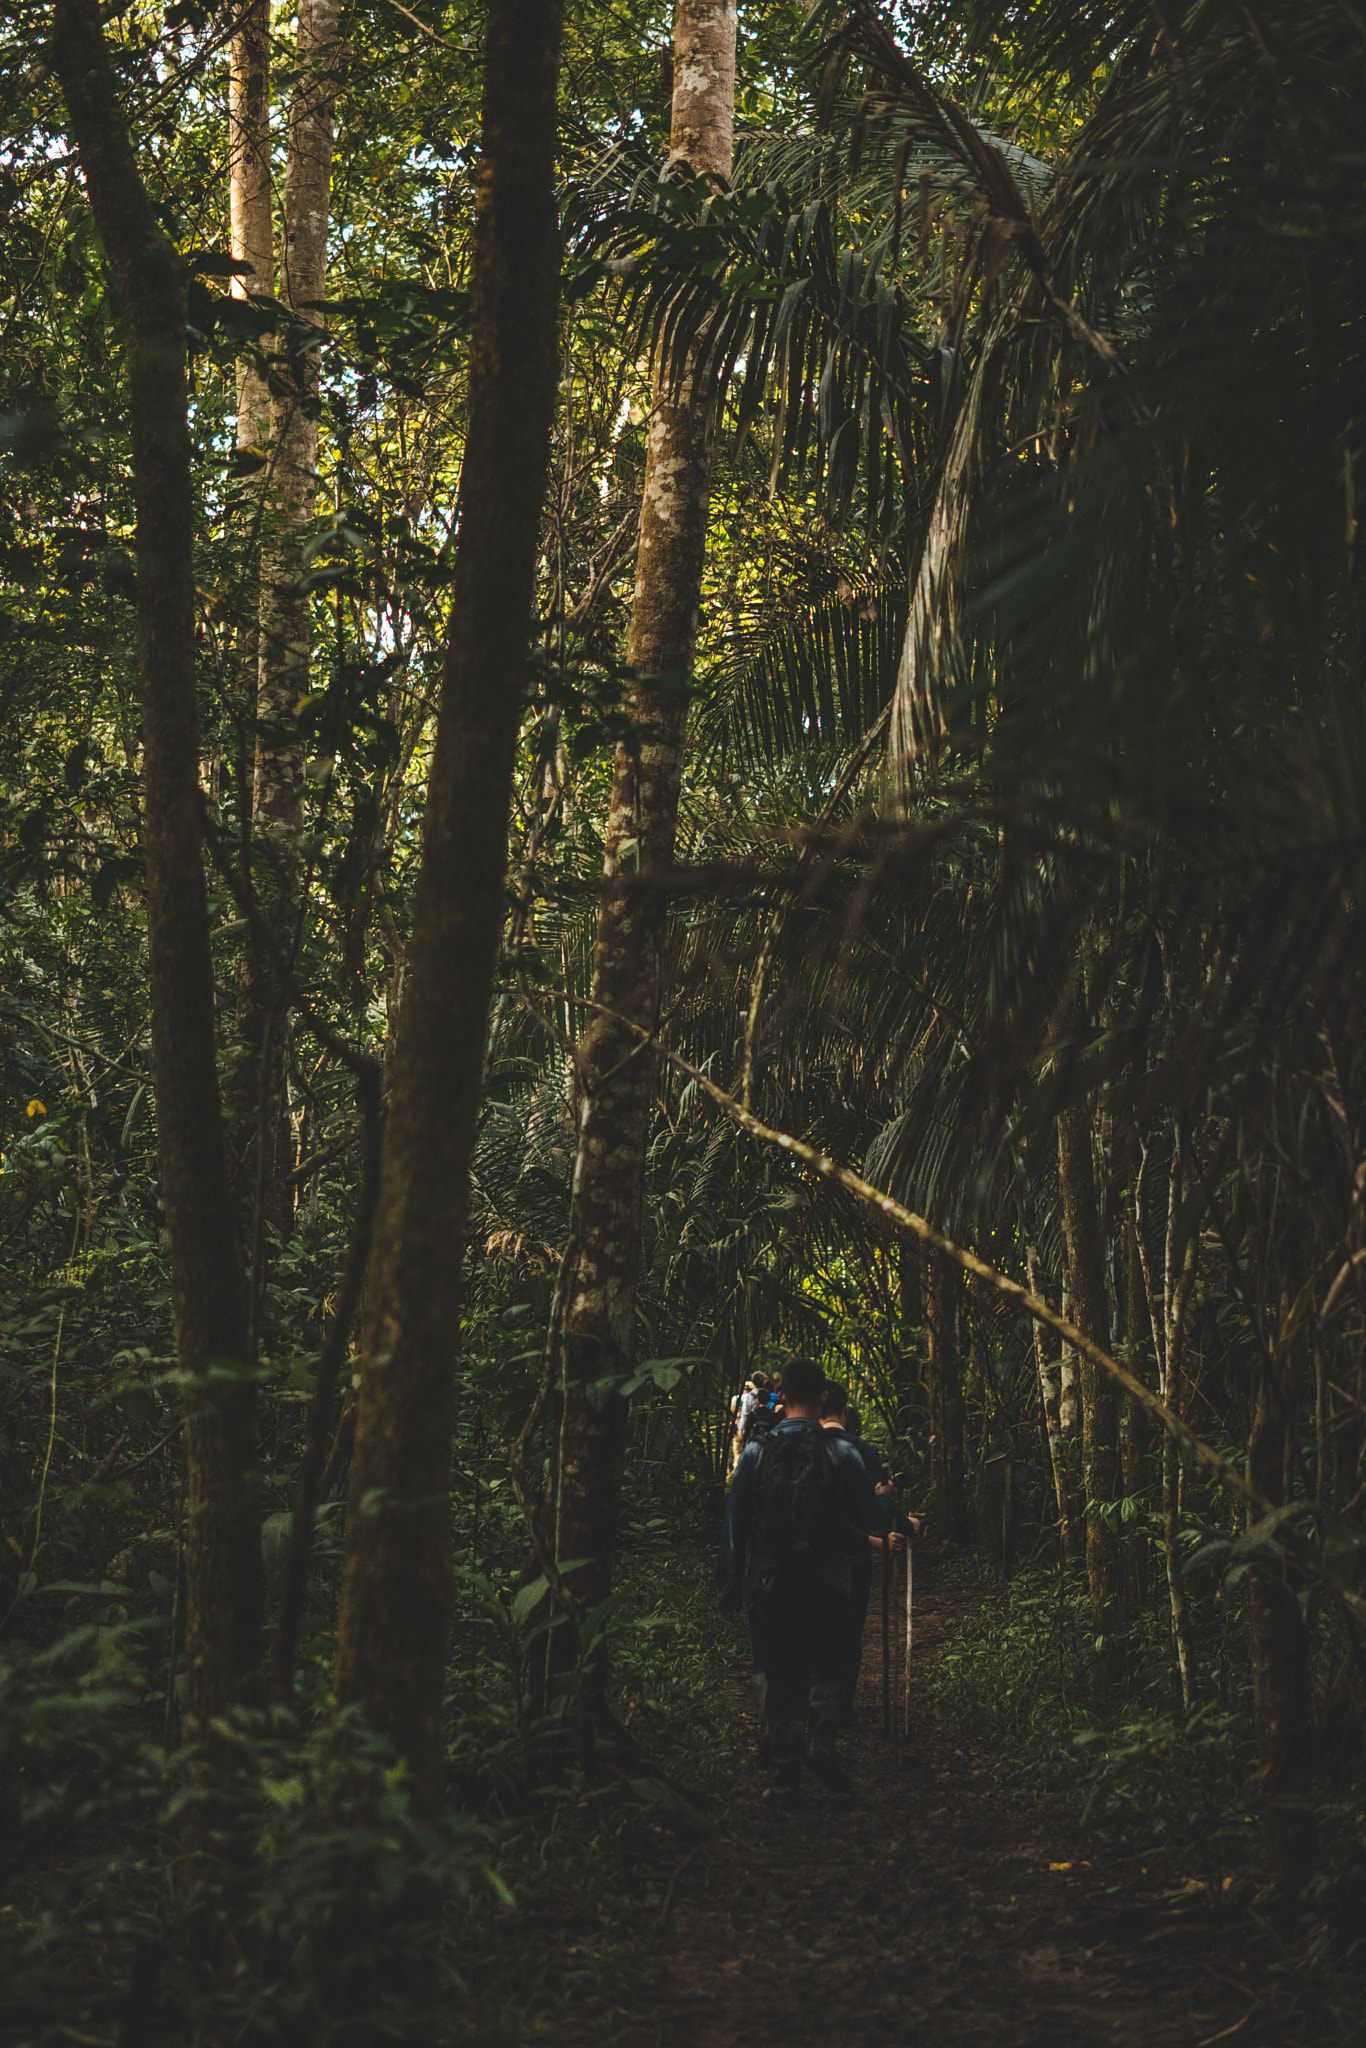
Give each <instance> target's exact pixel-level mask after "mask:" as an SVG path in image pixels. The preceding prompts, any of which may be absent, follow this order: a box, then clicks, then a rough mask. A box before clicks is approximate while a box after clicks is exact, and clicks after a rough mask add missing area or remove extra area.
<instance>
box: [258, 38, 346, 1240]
mask: <svg viewBox="0 0 1366 2048" xmlns="http://www.w3.org/2000/svg"><path fill="white" fill-rule="evenodd" d="M339 11H340V0H299V13H298V28H297V32H296V42H295V77H294V92H293V97H292V99H291V101H290V108H289V122H288V130H287V139H286V154H285V191H284V208H283V219H282V225H281V235H280V298H281V301H282V302H283V304H285V305H286V306H287V307H288V308H289V311H290V315H291V322H290V326H289V328H288V329H287V330H286V332H287V342H286V346H285V349H284V351H283V352H282V353H281V354H279V355H277V357H276V365H277V367H276V373H275V379H274V383H275V389H274V392H273V394H272V418H271V430H272V434H273V441H274V449H273V460H272V467H271V471H270V483H269V489H268V494H267V507H268V509H267V520H266V529H265V537H266V546H265V552H264V556H263V559H262V563H261V619H260V652H259V668H258V672H257V684H256V719H257V745H256V771H255V778H254V789H253V798H252V813H253V819H252V823H253V835H252V836H253V839H254V841H255V843H256V844H257V845H258V846H263V847H264V849H265V852H266V856H267V859H268V861H269V864H270V866H269V874H270V880H269V882H268V883H267V885H266V887H265V891H264V893H265V896H266V900H267V910H268V915H269V919H270V923H271V925H272V928H273V930H274V932H275V936H276V939H277V941H278V943H279V945H280V948H281V950H282V951H283V952H284V953H285V954H286V956H287V957H288V956H289V955H290V954H291V953H292V951H293V946H294V938H295V928H296V925H297V921H298V916H299V903H298V889H299V840H300V836H301V834H302V831H303V822H304V783H305V763H304V746H303V741H302V738H301V736H300V732H299V721H298V705H299V701H300V699H301V698H303V697H305V696H306V695H307V694H308V686H309V657H310V652H311V647H310V640H311V614H312V600H311V598H310V596H309V594H308V591H307V590H306V589H305V588H303V587H302V584H303V573H304V559H303V550H304V544H305V542H306V540H307V537H308V529H309V526H310V524H311V522H312V518H313V502H314V497H315V494H316V490H317V480H318V479H317V468H318V361H317V350H316V347H315V346H313V345H312V337H313V332H314V330H316V329H318V328H321V327H322V326H323V325H324V324H325V322H324V318H323V315H322V313H321V312H320V311H319V310H318V305H317V301H319V300H320V299H321V298H322V297H323V295H324V293H325V291H326V289H327V236H328V226H329V221H330V202H331V190H332V149H333V127H334V117H335V113H336V102H337V84H336V64H337V47H336V43H337V16H338V13H339ZM243 1035H244V1037H245V1039H246V1042H247V1047H248V1059H247V1073H248V1075H249V1076H250V1077H251V1078H250V1082H249V1086H248V1092H249V1093H252V1094H254V1096H255V1133H254V1141H253V1143H252V1145H251V1147H250V1150H249V1157H250V1158H251V1160H252V1166H253V1174H252V1178H253V1181H254V1188H255V1191H256V1193H255V1200H254V1205H253V1206H254V1208H255V1209H256V1211H257V1213H258V1227H259V1218H260V1215H262V1214H263V1215H264V1218H265V1220H266V1221H268V1222H270V1223H271V1224H273V1225H274V1227H275V1228H276V1229H277V1230H279V1231H282V1232H283V1231H285V1230H287V1229H288V1228H289V1225H290V1221H291V1218H292V1215H293V1206H294V1205H293V1196H292V1189H291V1183H290V1178H289V1174H290V1167H291V1165H292V1163H293V1162H292V1159H291V1157H290V1150H291V1148H290V1127H289V1110H288V1093H287V1079H286V1077H287V1071H288V1053H289V1036H290V1015H289V1006H288V1004H287V1003H286V1001H285V998H284V994H283V991H282V990H280V989H278V988H276V987H275V986H274V984H273V981H272V978H271V976H270V972H269V969H268V968H267V967H266V965H265V963H264V962H258V963H257V976H256V981H255V985H254V992H253V1000H252V1002H251V1006H250V1017H249V1021H248V1023H247V1026H246V1029H245V1031H244V1034H243ZM253 1263H254V1264H255V1263H256V1262H255V1261H254V1262H253Z"/></svg>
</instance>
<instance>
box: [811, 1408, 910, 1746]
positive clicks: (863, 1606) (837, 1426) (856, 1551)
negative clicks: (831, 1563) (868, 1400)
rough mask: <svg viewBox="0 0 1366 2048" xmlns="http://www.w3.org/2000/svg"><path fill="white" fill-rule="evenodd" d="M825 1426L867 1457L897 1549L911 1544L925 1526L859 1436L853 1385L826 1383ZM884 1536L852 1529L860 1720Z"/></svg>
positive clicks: (843, 1681) (850, 1700)
mask: <svg viewBox="0 0 1366 2048" xmlns="http://www.w3.org/2000/svg"><path fill="white" fill-rule="evenodd" d="M821 1428H822V1429H825V1430H830V1431H834V1432H836V1433H838V1435H839V1436H840V1439H841V1441H842V1442H844V1443H846V1444H848V1445H849V1446H850V1447H851V1448H852V1449H853V1450H854V1451H855V1452H856V1453H857V1454H858V1456H859V1457H860V1458H861V1459H862V1461H863V1465H864V1469H865V1471H866V1472H867V1474H868V1477H869V1480H870V1482H871V1483H872V1486H873V1489H874V1492H875V1494H876V1495H877V1497H878V1499H879V1500H880V1501H883V1502H885V1503H886V1504H887V1505H886V1507H885V1508H884V1510H883V1520H884V1522H885V1523H886V1525H887V1526H888V1527H889V1529H890V1543H889V1548H890V1549H891V1550H902V1549H904V1548H905V1545H906V1542H907V1539H908V1537H910V1536H912V1535H915V1536H918V1535H919V1534H920V1524H919V1522H918V1521H917V1520H916V1518H915V1516H914V1515H903V1514H901V1513H900V1512H899V1510H898V1509H897V1508H896V1507H895V1504H894V1503H895V1493H894V1490H893V1488H892V1485H891V1482H890V1481H889V1480H888V1478H887V1476H886V1472H885V1470H884V1467H883V1463H882V1455H881V1453H880V1452H879V1451H878V1450H877V1449H876V1448H875V1446H874V1445H872V1444H870V1443H869V1442H868V1441H867V1439H866V1438H865V1437H862V1436H860V1435H859V1432H858V1427H857V1417H856V1416H855V1414H854V1411H853V1409H852V1408H851V1407H850V1406H849V1389H848V1388H847V1387H845V1386H842V1385H841V1384H840V1382H839V1381H838V1380H829V1381H827V1382H826V1388H825V1393H824V1395H823V1396H822V1399H821ZM880 1541H881V1536H880V1534H873V1535H869V1533H868V1532H867V1531H866V1530H864V1529H862V1528H857V1527H854V1526H851V1527H850V1528H849V1530H848V1532H847V1544H848V1551H849V1604H848V1608H847V1610H846V1614H845V1637H844V1649H843V1654H842V1656H841V1659H840V1692H841V1700H842V1707H843V1715H842V1718H843V1719H844V1720H845V1721H852V1719H853V1718H854V1696H855V1694H856V1692H857V1690H858V1677H859V1671H860V1669H861V1667H862V1664H863V1625H864V1623H865V1621H866V1620H867V1618H868V1602H869V1599H870V1598H871V1596H872V1591H873V1547H874V1545H875V1544H878V1543H880Z"/></svg>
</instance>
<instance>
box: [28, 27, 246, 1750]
mask: <svg viewBox="0 0 1366 2048" xmlns="http://www.w3.org/2000/svg"><path fill="white" fill-rule="evenodd" d="M51 48H52V61H53V65H54V68H55V70H56V72H57V76H58V78H59V79H60V81H61V86H62V92H63V95H64V97H65V100H66V105H67V111H68V115H69V118H70V126H71V135H72V139H73V141H74V142H75V145H76V150H77V154H78V156H79V158H80V164H81V171H82V175H83V177H84V179H85V185H86V192H87V195H88V197H89V201H90V207H91V211H92V212H93V214H94V216H95V222H96V225H97V227H98V228H99V232H100V239H101V241H102V242H103V244H104V248H105V253H106V254H107V256H108V258H109V263H110V267H111V268H112V270H113V272H114V276H115V279H116V281H117V283H118V288H119V295H120V298H121V300H122V309H123V319H124V335H125V341H124V346H125V350H126V356H127V364H128V388H129V405H130V413H131V421H132V439H133V488H134V500H135V505H136V517H137V613H138V671H139V677H140V682H141V700H142V734H143V750H142V774H143V790H144V804H143V833H142V836H143V853H144V856H145V860H146V871H147V944H148V970H149V981H150V997H151V1016H152V1079H153V1088H154V1091H155V1095H156V1114H157V1139H158V1147H159V1156H160V1167H161V1199H162V1203H163V1206H164V1208H165V1212H166V1233H167V1237H168V1239H169V1242H170V1254H171V1287H172V1296H173V1300H174V1305H175V1324H176V1352H177V1360H178V1364H179V1367H180V1370H181V1372H182V1373H183V1374H184V1375H185V1386H186V1393H185V1473H186V1504H185V1505H186V1526H185V1684H184V1695H183V1707H184V1716H185V1723H186V1728H187V1732H188V1733H189V1734H190V1735H192V1736H199V1735H202V1734H204V1733H205V1732H206V1731H207V1729H208V1727H209V1724H210V1722H211V1721H212V1719H213V1718H214V1716H215V1715H217V1714H220V1713H221V1712H222V1710H223V1708H224V1707H225V1706H226V1705H227V1704H228V1703H229V1702H230V1701H231V1700H233V1699H235V1698H240V1697H242V1695H243V1694H244V1692H246V1691H247V1690H248V1689H249V1688H250V1686H251V1683H252V1680H253V1677H254V1674H255V1673H256V1672H257V1670H258V1667H259V1663H260V1653H261V1615H262V1577H261V1542H260V1519H259V1509H258V1504H257V1501H256V1496H255V1489H254V1484H253V1478H252V1474H253V1470H254V1467H255V1463H256V1408H255V1398H254V1394H253V1390H252V1387H251V1384H250V1382H249V1380H248V1379H247V1377H246V1354H247V1319H246V1303H245V1298H244V1293H243V1288H242V1277H241V1270H240V1267H239V1264H238V1258H237V1236H236V1231H235V1229H234V1219H233V1208H232V1198H231V1192H230V1189H229V1186H228V1173H227V1162H226V1157H225V1151H224V1144H223V1129H222V1118H221V1113H220V1107H219V1097H218V1075H217V1067H216V1057H215V1045H214V1007H213V1005H214V996H213V970H212V963H211V960H210V955H209V912H208V900H207V892H206V889H205V880H204V864H203V857H202V850H201V846H200V828H199V820H198V813H197V809H196V797H197V785H198V775H199V743H198V734H197V731H196V719H195V616H194V605H195V580H194V557H193V537H194V499H193V489H192V484H191V447H190V434H189V425H188V417H187V388H186V356H185V305H186V288H187V276H186V270H185V265H184V263H183V262H182V260H181V258H180V256H179V255H178V254H177V253H176V250H175V249H174V248H173V246H172V244H171V242H170V241H169V240H168V238H167V236H166V235H165V233H164V232H163V230H162V229H161V227H160V225H159V223H158V220H157V215H156V211H155V209H154V207H153V205H152V202H151V200H150V198H149V197H148V194H147V190H146V187H145V186H144V184H143V182H142V178H141V175H140V173H139V171H138V166H137V160H136V158H135V156H134V154H133V150H132V146H131V144H130V142H129V139H128V128H127V123H126V121H125V119H124V115H123V110H122V108H121V107H120V106H119V103H118V97H117V93H116V90H115V85H114V74H113V69H112V66H111V64H110V60H109V54H108V51H107V49H106V46H105V43H104V38H103V35H102V33H101V30H100V23H99V13H98V10H97V8H96V6H95V4H94V0H57V5H56V7H55V9H54V15H53V38H52V45H51Z"/></svg>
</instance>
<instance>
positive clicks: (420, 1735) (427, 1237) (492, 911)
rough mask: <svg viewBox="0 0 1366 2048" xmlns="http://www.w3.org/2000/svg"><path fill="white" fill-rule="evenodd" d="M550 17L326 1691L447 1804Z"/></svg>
mask: <svg viewBox="0 0 1366 2048" xmlns="http://www.w3.org/2000/svg"><path fill="white" fill-rule="evenodd" d="M561 18H562V17H561V10H560V8H559V7H558V6H557V5H555V4H552V0H490V6H489V10H488V16H487V30H486V52H485V71H484V99H483V129H482V136H483V141H482V160H481V166H480V173H479V191H478V201H477V212H476V220H475V235H474V256H473V264H472V271H471V279H470V287H471V308H470V320H471V331H470V373H469V435H468V439H467V441H466V446H465V463H464V483H463V490H462V496H461V516H460V529H459V535H458V538H457V543H456V554H455V577H454V590H453V608H452V615H451V632H450V640H449V643H448V646H447V650H446V659H445V665H444V672H443V677H442V690H441V703H440V709H439V714H438V724H437V738H436V749H435V755H434V759H433V763H432V775H431V783H430V786H429V789H428V795H427V806H426V816H425V820H424V832H423V851H422V871H421V875H420V878H419V881H418V886H417V891H416V897H415V901H414V907H413V931H412V939H411V942H410V946H409V952H408V973H407V982H406V988H405V993H404V999H403V1009H402V1015H401V1017H400V1019H399V1026H398V1031H397V1037H396V1044H395V1050H394V1054H393V1061H392V1071H391V1092H390V1108H389V1118H388V1125H387V1129H386V1133H385V1143H384V1160H383V1167H382V1173H381V1183H380V1197H379V1210H378V1215H377V1219H376V1229H375V1253H374V1260H373V1263H372V1268H371V1275H370V1280H369V1284H368V1289H367V1301H366V1306H365V1316H364V1324H363V1329H362V1341H361V1367H360V1389H359V1396H358V1404H357V1411H356V1426H355V1448H354V1452H353V1455H352V1462H351V1484H350V1492H349V1505H348V1515H347V1551H346V1563H345V1572H344V1583H343V1593H342V1614H341V1627H340V1636H339V1643H338V1655H337V1670H336V1680H337V1692H338V1697H339V1698H340V1699H341V1701H342V1702H343V1703H347V1702H358V1703H359V1704H360V1705H361V1706H362V1707H363V1708H364V1709H365V1710H366V1712H367V1714H368V1716H369V1718H370V1720H371V1721H372V1722H373V1723H374V1724H375V1725H376V1726H377V1727H378V1728H380V1729H381V1730H383V1731H384V1732H385V1733H386V1734H388V1735H389V1736H391V1737H392V1739H393V1740H394V1742H395V1743H396V1745H397V1747H398V1749H399V1751H400V1752H401V1753H402V1754H403V1755H404V1756H405V1757H406V1758H407V1759H408V1762H409V1766H410V1769H411V1771H412V1774H413V1779H414V1782H415V1790H416V1796H417V1799H418V1802H419V1805H420V1807H421V1808H422V1810H424V1811H426V1812H428V1813H430V1812H433V1811H435V1810H436V1809H437V1807H438V1806H439V1804H440V1798H441V1781H442V1762H443V1752H444V1743H443V1736H442V1683H443V1678H444V1672H445V1658H446V1636H447V1626H448V1618H449V1613H450V1603H451V1590H452V1578H451V1556H450V1464H451V1427H452V1419H453V1410H452V1375H453V1366H454V1359H455V1351H456V1345H457V1342H458V1332H459V1317H460V1270H459V1247H460V1244H461V1242H462V1237H463V1233H464V1228H465V1219H466V1213H467V1200H468V1185H469V1160H470V1152H471V1148H472V1146H473V1142H474V1129H475V1119H476V1115H477V1112H478V1106H479V1097H480V1089H481V1085H482V1077H483V1063H484V1044H485V1037H486V1033H487V1028H488V1012H489V998H490V992H491V987H492V981H493V972H494V966H495V962H496V960H497V955H498V947H499V941H500V938H501V934H502V928H503V903H504V883H505V872H506V864H507V813H508V803H509V798H510V792H511V786H512V772H513V764H514V760H515V756H516V743H517V733H518V729H519V725H520V721H521V715H522V708H523V703H524V699H525V691H526V679H527V648H528V637H529V630H530V621H531V613H532V605H533V599H534V594H535V568H536V552H537V541H538V535H539V528H540V516H541V504H542V499H543V497H544V493H545V480H546V470H547V464H548V456H549V444H550V430H551V425H552V422H553V418H554V408H555V394H556V388H557V355H556V308H557V283H558V274H559V242H558V233H557V220H556V209H555V143H556V86H557V80H558V75H559V50H560V31H561Z"/></svg>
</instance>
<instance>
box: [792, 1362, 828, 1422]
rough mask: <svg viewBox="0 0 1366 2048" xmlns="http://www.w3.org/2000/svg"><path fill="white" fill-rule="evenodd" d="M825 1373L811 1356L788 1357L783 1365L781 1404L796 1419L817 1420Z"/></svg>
mask: <svg viewBox="0 0 1366 2048" xmlns="http://www.w3.org/2000/svg"><path fill="white" fill-rule="evenodd" d="M824 1392H825V1374H824V1373H823V1372H822V1371H821V1369H820V1367H819V1366H818V1365H817V1364H816V1362H815V1360H814V1359H811V1358H789V1359H788V1361H787V1364H786V1365H785V1366H784V1367H783V1377H782V1396H783V1406H784V1408H785V1409H786V1410H787V1412H788V1414H789V1415H790V1416H795V1417H796V1419H797V1420H798V1421H812V1422H815V1421H819V1419H820V1412H821V1397H822V1395H823V1394H824Z"/></svg>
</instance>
